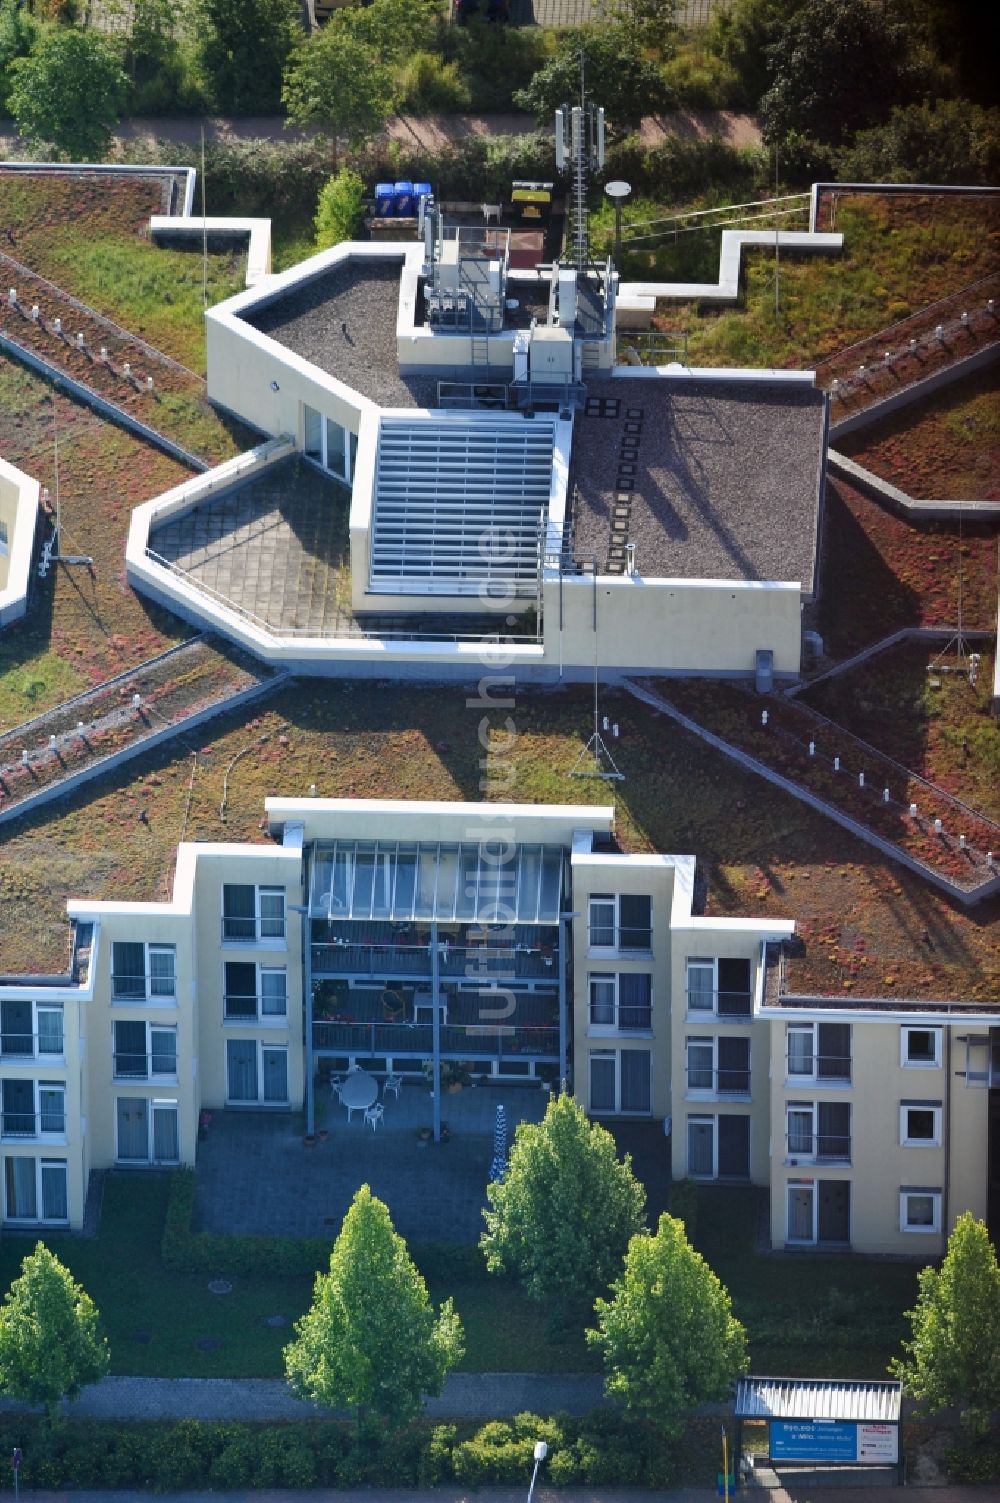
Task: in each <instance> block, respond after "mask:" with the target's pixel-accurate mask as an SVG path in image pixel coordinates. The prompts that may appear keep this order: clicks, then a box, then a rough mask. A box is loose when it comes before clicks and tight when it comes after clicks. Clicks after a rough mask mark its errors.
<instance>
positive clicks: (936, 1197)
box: [899, 1187, 941, 1233]
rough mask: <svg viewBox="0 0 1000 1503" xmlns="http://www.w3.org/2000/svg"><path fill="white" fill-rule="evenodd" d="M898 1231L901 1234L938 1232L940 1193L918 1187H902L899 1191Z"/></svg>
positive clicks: (939, 1227)
mask: <svg viewBox="0 0 1000 1503" xmlns="http://www.w3.org/2000/svg"><path fill="white" fill-rule="evenodd" d="M899 1229H900V1231H901V1232H925V1233H928V1232H939V1231H940V1230H941V1191H940V1190H938V1189H933V1190H924V1189H921V1188H919V1187H912V1188H911V1187H904V1188H903V1189H902V1190H900V1192H899Z"/></svg>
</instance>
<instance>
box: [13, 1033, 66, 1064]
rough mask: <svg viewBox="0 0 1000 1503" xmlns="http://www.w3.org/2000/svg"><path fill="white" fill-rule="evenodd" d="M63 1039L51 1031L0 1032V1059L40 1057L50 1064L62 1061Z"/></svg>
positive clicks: (15, 1059)
mask: <svg viewBox="0 0 1000 1503" xmlns="http://www.w3.org/2000/svg"><path fill="white" fill-rule="evenodd" d="M62 1057H63V1041H62V1036H61V1035H56V1034H53V1033H52V1032H51V1031H50V1032H48V1033H46V1034H44V1035H42V1034H38V1033H9V1032H7V1031H6V1030H4V1032H3V1033H0V1059H4V1060H9V1061H11V1062H18V1061H25V1062H26V1061H28V1060H35V1059H40V1060H44V1061H48V1062H50V1063H52V1064H57V1063H61V1062H62Z"/></svg>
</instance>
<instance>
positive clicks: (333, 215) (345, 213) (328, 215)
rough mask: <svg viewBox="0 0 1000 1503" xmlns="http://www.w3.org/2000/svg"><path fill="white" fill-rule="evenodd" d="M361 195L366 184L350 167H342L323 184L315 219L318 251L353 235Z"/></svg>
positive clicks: (360, 204)
mask: <svg viewBox="0 0 1000 1503" xmlns="http://www.w3.org/2000/svg"><path fill="white" fill-rule="evenodd" d="M364 198H365V185H364V183H363V182H362V180H361V178H360V177H359V176H358V174H357V173H356V172H352V171H351V169H350V167H342V168H341V169H340V171H339V172H338V173H337V174H336V176H335V177H332V178H330V180H329V182H327V183H325V184H324V185H323V187H322V188H321V189H320V195H319V202H318V204H317V205H316V218H315V220H314V223H315V226H316V247H317V249H318V250H326V249H327V247H328V246H331V245H339V244H340V242H341V241H342V240H351V239H353V238H354V235H355V234H356V233H357V230H358V226H359V225H360V223H361V213H362V206H363V204H364Z"/></svg>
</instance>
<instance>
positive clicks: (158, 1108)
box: [115, 1095, 181, 1169]
mask: <svg viewBox="0 0 1000 1503" xmlns="http://www.w3.org/2000/svg"><path fill="white" fill-rule="evenodd" d="M119 1101H145V1103H146V1156H145V1158H142V1159H134V1158H128V1159H123V1158H121V1157H120V1156H119V1153H118V1102H119ZM164 1111H173V1113H174V1116H175V1117H176V1118H177V1157H176V1158H175V1159H158V1158H156V1157H155V1148H154V1145H155V1143H156V1133H155V1131H154V1127H153V1115H154V1113H155V1112H164ZM180 1127H181V1123H180V1107H179V1105H178V1103H177V1101H176V1100H169V1099H164V1100H161V1099H160V1098H159V1097H148V1096H134V1097H133V1096H117V1095H116V1096H115V1163H116V1164H126V1165H127V1166H128V1167H129V1168H130V1169H142V1168H150V1169H155V1168H158V1167H159V1166H160V1165H161V1164H179V1163H180V1162H181V1158H180V1151H181V1149H180Z"/></svg>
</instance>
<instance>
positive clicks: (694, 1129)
mask: <svg viewBox="0 0 1000 1503" xmlns="http://www.w3.org/2000/svg"><path fill="white" fill-rule="evenodd" d="M687 1153H688V1175H689V1176H690V1178H691V1179H749V1178H750V1118H749V1117H748V1116H745V1115H736V1114H723V1115H722V1116H719V1117H689V1118H688V1120H687Z"/></svg>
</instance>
